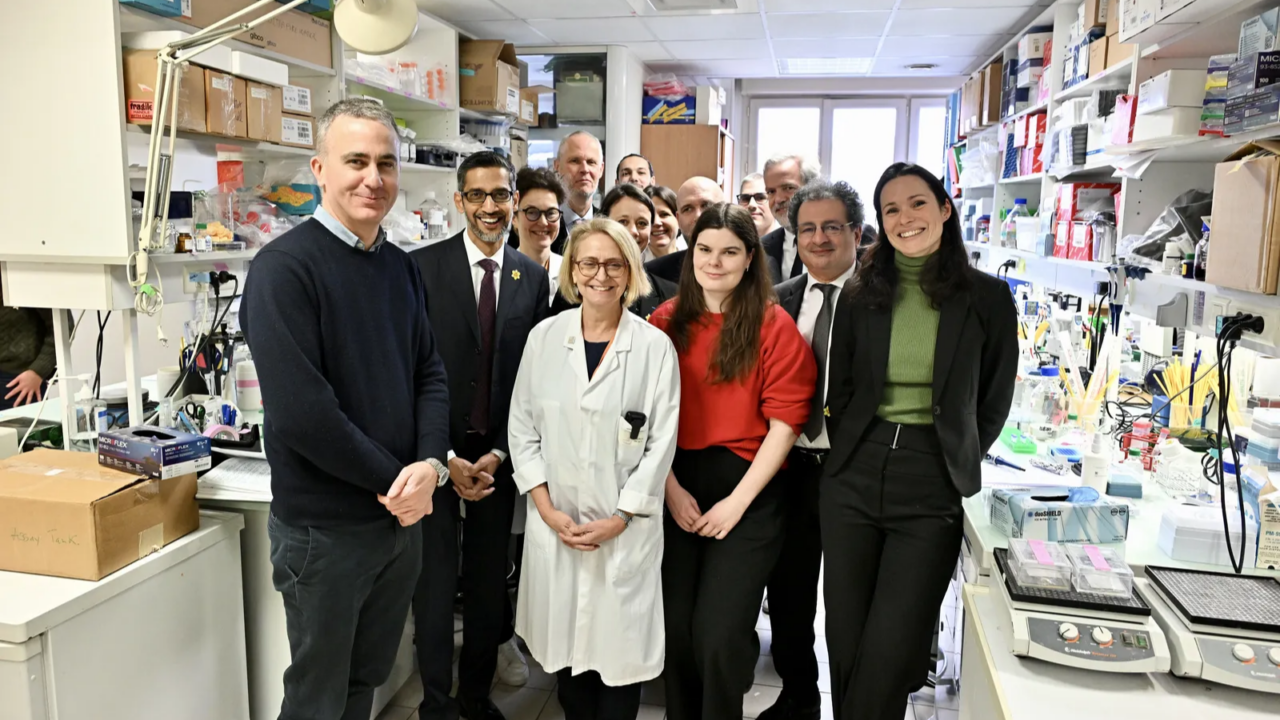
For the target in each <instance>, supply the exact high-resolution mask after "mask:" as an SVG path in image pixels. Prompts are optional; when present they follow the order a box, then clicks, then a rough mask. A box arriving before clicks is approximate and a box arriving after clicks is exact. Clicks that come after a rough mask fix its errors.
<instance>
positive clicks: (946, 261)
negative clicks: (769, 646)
mask: <svg viewBox="0 0 1280 720" xmlns="http://www.w3.org/2000/svg"><path fill="white" fill-rule="evenodd" d="M874 201H875V209H876V224H877V225H879V227H880V234H879V238H878V240H877V242H876V244H875V245H874V246H872V247H871V248H869V249H868V250H867V251H866V252H865V253H864V254H863V255H862V260H861V265H860V266H859V268H858V272H857V274H856V275H855V276H854V282H853V283H851V284H850V286H849V288H848V289H847V290H846V293H847V294H846V296H845V297H842V298H841V300H840V303H839V304H838V305H837V308H836V318H835V322H834V324H833V327H832V332H831V338H832V340H831V353H830V355H829V368H830V370H829V375H830V378H831V383H830V391H829V393H828V395H827V410H828V412H830V417H829V418H828V420H827V427H828V429H829V430H830V433H831V438H832V441H831V448H832V450H831V455H830V456H829V457H828V458H827V463H826V467H825V469H824V472H823V475H822V479H821V481H820V484H819V487H820V490H819V492H820V510H819V513H820V517H821V526H822V550H823V553H824V555H825V563H826V570H825V572H824V577H825V584H824V586H823V589H824V594H825V597H826V606H827V649H828V653H829V655H830V657H831V689H832V693H833V696H832V702H833V705H834V710H835V716H836V718H838V719H839V720H898V718H901V717H902V715H903V713H904V712H905V711H906V704H907V696H908V695H909V694H910V693H911V692H913V691H914V690H916V689H917V688H919V687H920V686H921V685H922V684H923V683H924V681H925V679H926V676H927V673H928V670H929V664H930V646H931V642H932V637H933V629H934V626H935V625H936V624H937V621H938V609H939V606H940V605H941V604H942V598H943V597H944V596H945V595H946V591H947V585H948V583H949V582H950V579H951V576H952V573H953V571H954V570H955V567H956V561H957V559H958V558H959V555H960V539H961V534H962V529H963V523H962V514H961V509H960V501H961V500H962V499H963V498H964V497H966V496H969V495H973V494H974V493H976V492H978V490H979V489H980V488H981V486H982V471H981V467H980V463H981V461H982V458H983V456H984V455H985V454H986V452H987V450H988V449H989V448H990V447H991V445H992V443H994V442H995V441H996V439H997V437H999V435H1000V431H1001V429H1002V428H1003V427H1004V422H1005V418H1006V417H1007V416H1008V414H1009V405H1010V403H1011V401H1012V399H1013V385H1014V375H1015V373H1016V371H1017V355H1018V337H1017V317H1016V312H1015V310H1014V305H1013V299H1012V297H1011V296H1010V294H1009V288H1008V286H1006V285H1005V284H1004V283H1003V282H1001V281H999V280H996V279H995V278H993V277H990V276H988V275H985V274H983V273H981V272H979V271H977V270H974V269H972V268H971V267H970V266H969V262H968V258H967V257H966V256H965V250H964V245H963V243H962V242H961V234H960V220H959V217H958V214H957V212H956V209H955V207H954V206H953V205H952V203H951V200H950V199H949V198H948V196H947V192H946V190H945V189H944V188H943V186H942V183H941V182H939V181H938V179H937V178H936V177H934V176H933V175H932V174H931V173H929V171H928V170H925V169H924V168H921V167H920V166H918V165H911V164H907V163H897V164H895V165H892V166H890V167H889V169H888V170H886V171H885V172H884V174H883V175H882V176H881V177H880V182H879V183H877V184H876V189H875V197H874Z"/></svg>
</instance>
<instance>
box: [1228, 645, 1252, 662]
mask: <svg viewBox="0 0 1280 720" xmlns="http://www.w3.org/2000/svg"><path fill="white" fill-rule="evenodd" d="M1231 654H1232V655H1233V656H1235V659H1237V660H1239V661H1240V662H1242V663H1247V662H1252V661H1253V657H1254V656H1253V648H1251V647H1249V646H1248V645H1245V644H1244V643H1236V644H1235V645H1233V646H1232V647H1231Z"/></svg>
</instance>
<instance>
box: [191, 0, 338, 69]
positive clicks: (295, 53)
mask: <svg viewBox="0 0 1280 720" xmlns="http://www.w3.org/2000/svg"><path fill="white" fill-rule="evenodd" d="M256 1H257V0H191V20H190V21H189V22H190V23H191V24H192V25H194V26H196V27H198V28H204V27H208V26H209V25H212V24H213V23H215V22H218V21H219V20H222V19H223V18H225V17H227V16H228V15H231V14H232V13H236V12H239V11H241V10H243V9H245V8H247V7H249V6H250V5H252V4H253V3H254V2H256ZM277 9H278V7H276V6H273V7H267V8H263V9H261V10H259V11H258V12H256V13H251V14H249V15H246V16H244V17H243V18H241V20H245V21H248V20H252V19H255V18H259V17H262V16H263V15H266V14H267V13H268V12H273V11H275V10H277ZM331 38H332V27H331V26H330V24H329V21H328V20H321V19H320V18H318V17H316V16H314V15H309V14H307V13H304V12H299V11H297V10H289V11H287V12H284V13H282V14H280V15H277V16H276V17H275V18H273V19H272V20H268V21H267V22H265V23H263V24H261V25H259V26H257V27H255V28H254V29H252V30H250V31H249V32H246V33H240V34H239V35H236V36H235V39H236V40H239V41H241V42H245V43H249V44H250V45H256V46H257V47H260V48H265V49H267V50H271V51H273V52H278V53H280V54H281V55H287V56H289V57H291V58H294V59H296V60H303V61H305V62H309V63H312V64H315V65H320V66H323V67H327V68H332V67H333V42H332V39H331Z"/></svg>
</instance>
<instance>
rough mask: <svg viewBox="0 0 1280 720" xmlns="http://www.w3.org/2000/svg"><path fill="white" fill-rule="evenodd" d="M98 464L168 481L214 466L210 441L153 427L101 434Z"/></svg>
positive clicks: (99, 437) (145, 426)
mask: <svg viewBox="0 0 1280 720" xmlns="http://www.w3.org/2000/svg"><path fill="white" fill-rule="evenodd" d="M98 464H99V465H102V466H104V467H109V468H111V469H113V470H122V471H124V472H129V473H137V474H140V475H145V476H147V477H153V478H160V479H162V480H167V479H169V478H172V477H177V476H179V475H187V474H189V473H197V472H202V471H204V470H208V469H209V467H210V466H211V465H212V459H211V458H210V455H209V438H207V437H204V436H202V435H191V434H188V433H184V432H178V431H176V430H170V429H168V428H162V427H155V426H153V425H138V426H135V427H131V428H125V429H124V430H111V431H108V432H100V433H98Z"/></svg>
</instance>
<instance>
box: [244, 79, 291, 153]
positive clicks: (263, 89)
mask: <svg viewBox="0 0 1280 720" xmlns="http://www.w3.org/2000/svg"><path fill="white" fill-rule="evenodd" d="M246 86H247V87H246V90H247V92H248V102H247V104H246V108H245V114H246V116H247V117H246V124H247V125H248V128H249V139H250V140H265V141H267V142H273V143H278V142H280V119H281V113H282V112H283V111H284V92H283V91H282V90H281V89H280V88H278V87H272V86H270V85H263V84H262V83H256V82H251V83H246Z"/></svg>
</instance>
